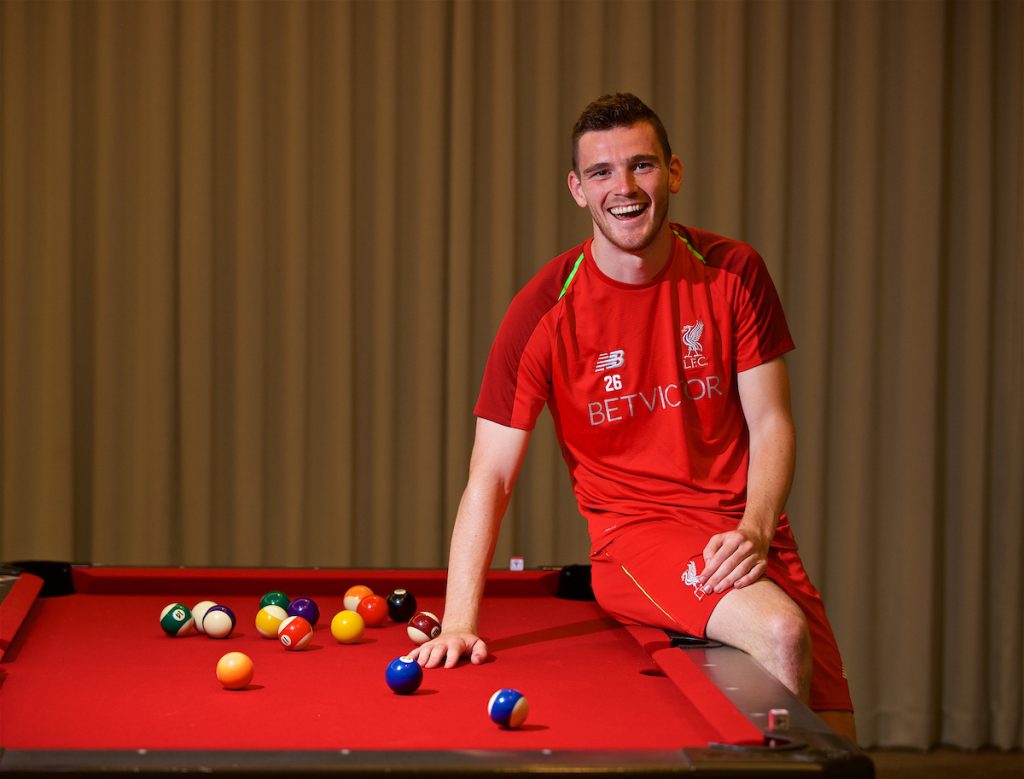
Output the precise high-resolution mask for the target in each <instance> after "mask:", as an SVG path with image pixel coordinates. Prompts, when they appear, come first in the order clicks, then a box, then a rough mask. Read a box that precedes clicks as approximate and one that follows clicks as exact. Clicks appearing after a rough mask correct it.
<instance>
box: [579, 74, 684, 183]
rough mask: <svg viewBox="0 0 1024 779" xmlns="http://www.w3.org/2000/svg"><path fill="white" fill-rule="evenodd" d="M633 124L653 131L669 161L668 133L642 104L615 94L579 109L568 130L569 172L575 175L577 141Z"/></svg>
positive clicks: (630, 95) (634, 96) (629, 94)
mask: <svg viewBox="0 0 1024 779" xmlns="http://www.w3.org/2000/svg"><path fill="white" fill-rule="evenodd" d="M637 122H647V123H648V124H650V125H651V127H653V128H654V133H655V134H656V135H657V136H658V142H659V143H661V148H662V151H663V152H664V153H665V161H666V162H668V160H669V159H670V158H671V157H672V147H671V146H669V143H668V133H666V132H665V125H663V124H662V123H661V119H659V118H658V115H657V114H656V113H654V111H653V110H651V108H650V107H649V106H647V104H646V103H644V101H643V100H641V99H640V98H639V97H637V96H636V95H634V94H631V93H629V92H616V93H615V94H614V95H602V96H601V97H599V98H597V100H595V101H593V102H592V103H591V104H590V105H588V106H587V107H586V108H584V109H583V113H582V114H580V118H579V119H577V120H576V124H575V126H574V127H573V128H572V169H573V170H574V171H576V174H577V175H579V172H580V168H579V162H578V159H577V153H578V150H579V142H580V138H581V137H582V136H583V135H584V134H585V133H589V132H593V131H595V130H611V129H613V128H615V127H631V126H633V125H634V124H636V123H637Z"/></svg>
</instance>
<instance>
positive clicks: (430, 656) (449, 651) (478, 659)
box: [409, 630, 487, 668]
mask: <svg viewBox="0 0 1024 779" xmlns="http://www.w3.org/2000/svg"><path fill="white" fill-rule="evenodd" d="M409 657H411V658H413V659H414V660H415V661H416V662H417V663H419V664H420V665H421V666H423V667H424V668H436V667H437V666H439V665H441V662H442V661H444V667H445V668H454V667H455V665H456V664H457V663H458V662H459V659H460V658H462V657H469V660H470V662H471V663H473V665H480V663H482V662H483V661H484V660H485V659H486V658H487V644H485V643H484V642H483V640H482V639H481V638H480V637H479V636H476V635H474V634H473V633H470V632H467V631H458V630H453V631H451V632H444V631H442V632H441V635H439V636H438V637H437V638H435V639H432V640H431V641H427V642H426V643H425V644H420V646H418V647H416V648H415V649H414V650H412V651H411V652H410V653H409Z"/></svg>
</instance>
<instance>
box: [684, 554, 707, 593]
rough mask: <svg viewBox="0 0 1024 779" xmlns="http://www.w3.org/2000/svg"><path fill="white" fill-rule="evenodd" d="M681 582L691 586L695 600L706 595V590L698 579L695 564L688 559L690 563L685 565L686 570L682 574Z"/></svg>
mask: <svg viewBox="0 0 1024 779" xmlns="http://www.w3.org/2000/svg"><path fill="white" fill-rule="evenodd" d="M681 578H682V580H683V584H685V585H686V586H687V587H693V595H694V597H695V598H696V599H697V600H702V599H703V598H704V596H705V595H707V592H708V591H707V590H706V589H705V588H704V585H703V584H701V583H700V579H699V578H697V564H696V563H695V562H694V561H693V560H690V564H689V565H687V566H686V571H684V572H683V575H682V577H681Z"/></svg>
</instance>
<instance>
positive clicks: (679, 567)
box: [591, 516, 853, 711]
mask: <svg viewBox="0 0 1024 779" xmlns="http://www.w3.org/2000/svg"><path fill="white" fill-rule="evenodd" d="M731 526H732V527H733V528H734V527H735V523H733V524H732V525H731ZM727 529H729V528H728V526H727V525H726V524H725V523H722V522H719V521H718V520H717V519H716V518H714V517H693V516H687V517H685V518H682V517H680V518H666V519H659V520H650V521H644V522H637V523H635V524H632V525H629V526H627V527H626V528H624V532H622V533H620V534H619V535H618V536H617V537H616V538H615V539H613V540H612V541H611V542H609V543H608V544H607V545H605V546H604V547H603V548H601V549H600V550H598V551H596V552H594V553H593V554H592V555H591V563H592V566H591V568H592V573H593V585H594V595H595V596H596V597H597V602H598V603H599V604H600V605H601V607H602V608H603V609H604V610H605V611H607V612H608V613H609V614H611V615H612V616H613V617H615V618H616V619H618V620H619V621H620V622H623V623H625V624H639V625H650V626H653V627H660V628H663V629H667V630H676V631H681V632H683V633H688V634H690V635H693V636H700V637H704V636H705V630H706V629H707V624H708V619H709V618H710V617H711V612H712V611H714V610H715V606H717V605H718V603H719V601H721V599H722V598H723V597H724V596H725V595H726V593H725V592H723V593H719V594H715V593H713V592H711V593H705V592H704V591H703V590H702V589H701V588H700V587H699V586H698V585H696V583H695V581H694V579H695V578H696V576H697V575H698V574H700V572H701V571H703V570H704V547H705V546H707V543H708V540H709V539H710V538H711V536H713V535H715V534H716V533H721V532H724V531H725V530H727ZM765 576H766V577H768V578H769V579H771V580H772V581H773V582H775V583H776V584H777V585H778V586H779V587H780V588H781V589H782V590H783V592H785V593H786V594H787V595H788V596H789V597H790V598H792V599H793V601H795V602H796V604H797V605H798V606H800V608H801V609H802V610H803V612H804V615H805V616H806V618H807V624H808V627H809V628H810V634H811V645H812V647H813V659H814V669H813V674H812V677H811V701H810V703H811V708H812V709H814V710H816V711H853V702H852V700H851V698H850V688H849V685H848V684H847V681H846V672H845V671H844V669H843V661H842V658H841V657H840V656H839V647H838V646H837V645H836V640H835V636H833V635H832V628H831V626H830V625H829V623H828V618H827V617H826V616H825V607H824V604H823V603H822V601H821V596H820V595H819V594H818V591H817V590H816V589H815V588H814V585H813V584H811V580H810V579H809V578H808V576H807V572H806V571H805V570H804V566H803V563H802V562H801V561H800V555H799V554H798V551H797V545H796V540H795V539H794V538H793V533H792V530H791V529H790V527H789V523H788V522H786V520H785V518H783V521H782V522H780V523H779V527H778V529H777V530H776V532H775V538H774V539H773V540H772V545H771V548H770V550H769V554H768V570H767V571H766V573H765Z"/></svg>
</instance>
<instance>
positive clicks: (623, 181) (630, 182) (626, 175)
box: [615, 169, 636, 195]
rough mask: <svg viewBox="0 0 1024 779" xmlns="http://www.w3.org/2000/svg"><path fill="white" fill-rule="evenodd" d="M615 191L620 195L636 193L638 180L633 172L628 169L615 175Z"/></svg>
mask: <svg viewBox="0 0 1024 779" xmlns="http://www.w3.org/2000/svg"><path fill="white" fill-rule="evenodd" d="M615 191H616V192H617V193H618V194H620V195H629V194H632V193H633V192H636V178H635V177H634V176H633V171H631V170H629V169H627V170H623V171H621V172H619V173H616V174H615Z"/></svg>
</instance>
